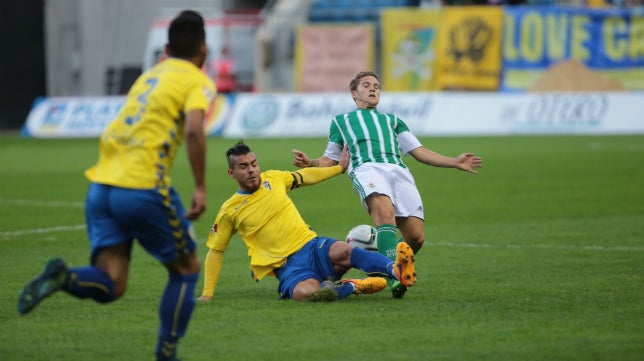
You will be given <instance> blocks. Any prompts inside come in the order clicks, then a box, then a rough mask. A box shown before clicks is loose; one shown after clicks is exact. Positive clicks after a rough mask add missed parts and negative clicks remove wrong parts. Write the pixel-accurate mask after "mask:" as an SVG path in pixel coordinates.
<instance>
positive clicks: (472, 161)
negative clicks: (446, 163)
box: [454, 153, 483, 174]
mask: <svg viewBox="0 0 644 361" xmlns="http://www.w3.org/2000/svg"><path fill="white" fill-rule="evenodd" d="M482 166H483V158H481V157H477V156H475V155H474V153H463V154H461V155H459V156H458V157H456V162H455V164H454V167H455V168H458V169H460V170H462V171H465V172H470V173H473V174H477V173H478V172H477V171H475V170H474V168H481V167H482Z"/></svg>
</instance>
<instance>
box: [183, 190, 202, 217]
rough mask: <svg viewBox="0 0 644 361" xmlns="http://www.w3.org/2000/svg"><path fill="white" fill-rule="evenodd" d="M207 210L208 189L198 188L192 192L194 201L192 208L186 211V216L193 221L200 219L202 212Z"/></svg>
mask: <svg viewBox="0 0 644 361" xmlns="http://www.w3.org/2000/svg"><path fill="white" fill-rule="evenodd" d="M205 210H206V190H205V189H203V188H197V189H195V191H194V192H193V193H192V203H191V205H190V209H189V210H188V211H187V212H186V214H185V217H186V219H189V220H191V221H194V220H197V219H199V217H200V216H201V214H203V212H204V211H205Z"/></svg>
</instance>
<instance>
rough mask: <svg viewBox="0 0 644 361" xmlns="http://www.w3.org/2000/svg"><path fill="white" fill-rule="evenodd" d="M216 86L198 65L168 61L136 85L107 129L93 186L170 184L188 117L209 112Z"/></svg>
mask: <svg viewBox="0 0 644 361" xmlns="http://www.w3.org/2000/svg"><path fill="white" fill-rule="evenodd" d="M214 97H215V85H214V83H213V81H212V80H211V79H210V78H209V77H208V76H207V75H206V74H204V73H203V72H202V71H201V70H200V69H199V68H198V67H197V66H196V65H195V64H193V63H191V62H189V61H186V60H182V59H177V58H168V59H166V60H164V61H162V62H161V63H159V64H157V65H155V66H154V67H152V68H151V69H149V70H148V71H146V72H145V73H143V74H142V75H141V76H140V77H139V78H138V79H137V80H136V81H135V83H134V85H132V88H131V89H130V91H129V93H128V95H127V98H126V100H125V104H124V105H123V108H122V109H121V111H120V113H119V115H118V116H117V118H116V119H115V120H113V121H112V122H111V123H110V124H109V125H108V126H107V127H106V128H105V130H104V131H103V133H102V134H101V137H100V142H99V159H98V162H97V163H96V164H95V165H94V166H93V167H91V168H89V169H88V170H87V171H86V172H85V176H86V177H87V178H88V179H89V180H90V181H92V182H95V183H101V184H107V185H113V186H118V187H124V188H132V189H151V188H155V187H159V186H161V187H163V186H169V185H170V184H171V180H170V169H171V168H172V164H173V162H174V158H175V155H176V152H177V149H178V147H179V146H181V144H182V143H183V139H184V126H185V114H187V113H188V112H189V111H191V110H203V111H204V114H205V113H207V112H208V109H209V107H210V106H211V105H212V103H213V100H214Z"/></svg>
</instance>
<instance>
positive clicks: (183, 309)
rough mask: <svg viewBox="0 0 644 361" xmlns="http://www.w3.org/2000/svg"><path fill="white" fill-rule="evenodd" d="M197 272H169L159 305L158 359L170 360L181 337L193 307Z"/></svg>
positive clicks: (197, 277)
mask: <svg viewBox="0 0 644 361" xmlns="http://www.w3.org/2000/svg"><path fill="white" fill-rule="evenodd" d="M198 279H199V274H189V275H180V274H176V273H170V276H169V279H168V284H167V285H166V287H165V291H164V292H163V296H162V298H161V305H160V306H159V318H160V319H161V326H160V328H159V338H158V340H157V348H156V354H157V357H158V359H168V360H172V359H173V357H174V355H175V353H176V348H177V341H178V339H179V338H180V337H182V336H183V335H184V334H185V332H186V328H187V327H188V321H190V316H191V315H192V310H193V309H194V307H195V298H194V292H195V285H196V284H197V280H198Z"/></svg>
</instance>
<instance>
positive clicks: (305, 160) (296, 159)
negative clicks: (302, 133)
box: [293, 149, 338, 168]
mask: <svg viewBox="0 0 644 361" xmlns="http://www.w3.org/2000/svg"><path fill="white" fill-rule="evenodd" d="M336 164H338V162H336V161H334V160H333V159H330V158H327V157H325V156H320V158H317V159H311V158H309V156H308V155H306V153H304V152H302V151H301V150H298V149H293V165H294V166H296V167H298V168H307V167H331V166H334V165H336Z"/></svg>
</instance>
